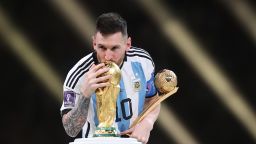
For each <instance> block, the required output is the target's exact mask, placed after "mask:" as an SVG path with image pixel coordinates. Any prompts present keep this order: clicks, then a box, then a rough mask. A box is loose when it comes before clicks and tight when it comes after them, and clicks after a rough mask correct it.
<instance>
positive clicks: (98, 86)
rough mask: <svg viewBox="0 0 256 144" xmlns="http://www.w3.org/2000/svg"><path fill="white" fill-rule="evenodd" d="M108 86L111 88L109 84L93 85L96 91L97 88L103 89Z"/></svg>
mask: <svg viewBox="0 0 256 144" xmlns="http://www.w3.org/2000/svg"><path fill="white" fill-rule="evenodd" d="M106 86H109V83H108V82H105V83H98V84H93V85H92V88H93V89H95V90H96V89H97V88H102V87H106Z"/></svg>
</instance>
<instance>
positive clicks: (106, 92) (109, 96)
mask: <svg viewBox="0 0 256 144" xmlns="http://www.w3.org/2000/svg"><path fill="white" fill-rule="evenodd" d="M104 64H105V66H106V67H109V68H110V70H109V71H108V72H106V73H104V74H103V75H102V76H104V75H111V76H112V77H111V78H110V79H109V81H108V82H109V86H106V87H104V88H98V89H96V91H95V93H96V101H97V116H98V119H99V125H98V126H97V128H96V130H95V133H94V135H93V136H94V137H117V136H118V135H117V132H116V129H115V127H114V126H113V124H114V120H115V117H116V100H117V97H118V94H119V92H120V86H119V82H120V80H121V70H120V69H119V67H118V66H117V65H116V64H115V63H114V62H111V61H106V62H104Z"/></svg>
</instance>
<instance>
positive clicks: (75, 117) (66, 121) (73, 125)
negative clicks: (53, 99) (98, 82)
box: [62, 95, 90, 137]
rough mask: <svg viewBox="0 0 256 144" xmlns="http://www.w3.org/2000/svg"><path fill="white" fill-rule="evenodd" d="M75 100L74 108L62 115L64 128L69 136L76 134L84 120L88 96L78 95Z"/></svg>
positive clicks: (88, 100)
mask: <svg viewBox="0 0 256 144" xmlns="http://www.w3.org/2000/svg"><path fill="white" fill-rule="evenodd" d="M77 102H78V103H77V104H76V106H75V108H73V109H72V110H71V111H69V112H68V113H67V114H65V115H63V117H62V123H63V126H64V129H65V131H66V133H67V134H68V135H69V136H71V137H75V136H77V134H78V133H79V132H80V131H81V129H82V127H83V126H84V124H85V122H86V119H87V114H88V108H89V102H90V98H85V97H84V96H82V95H80V96H79V97H78V101H77Z"/></svg>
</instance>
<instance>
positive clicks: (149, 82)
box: [136, 48, 157, 98]
mask: <svg viewBox="0 0 256 144" xmlns="http://www.w3.org/2000/svg"><path fill="white" fill-rule="evenodd" d="M136 49H137V50H140V51H141V55H142V54H143V55H142V56H143V57H142V58H141V60H142V62H141V63H142V66H143V70H144V74H145V77H146V98H150V97H153V96H155V95H156V94H157V90H156V87H155V82H154V81H155V64H154V61H153V59H152V57H151V56H150V54H149V53H148V52H147V51H145V50H143V49H139V48H136Z"/></svg>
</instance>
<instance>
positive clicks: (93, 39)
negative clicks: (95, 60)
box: [92, 35, 96, 50]
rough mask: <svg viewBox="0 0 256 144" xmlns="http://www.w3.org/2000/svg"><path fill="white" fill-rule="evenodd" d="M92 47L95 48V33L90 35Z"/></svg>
mask: <svg viewBox="0 0 256 144" xmlns="http://www.w3.org/2000/svg"><path fill="white" fill-rule="evenodd" d="M92 47H93V49H94V50H95V48H96V40H95V35H93V36H92Z"/></svg>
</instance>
